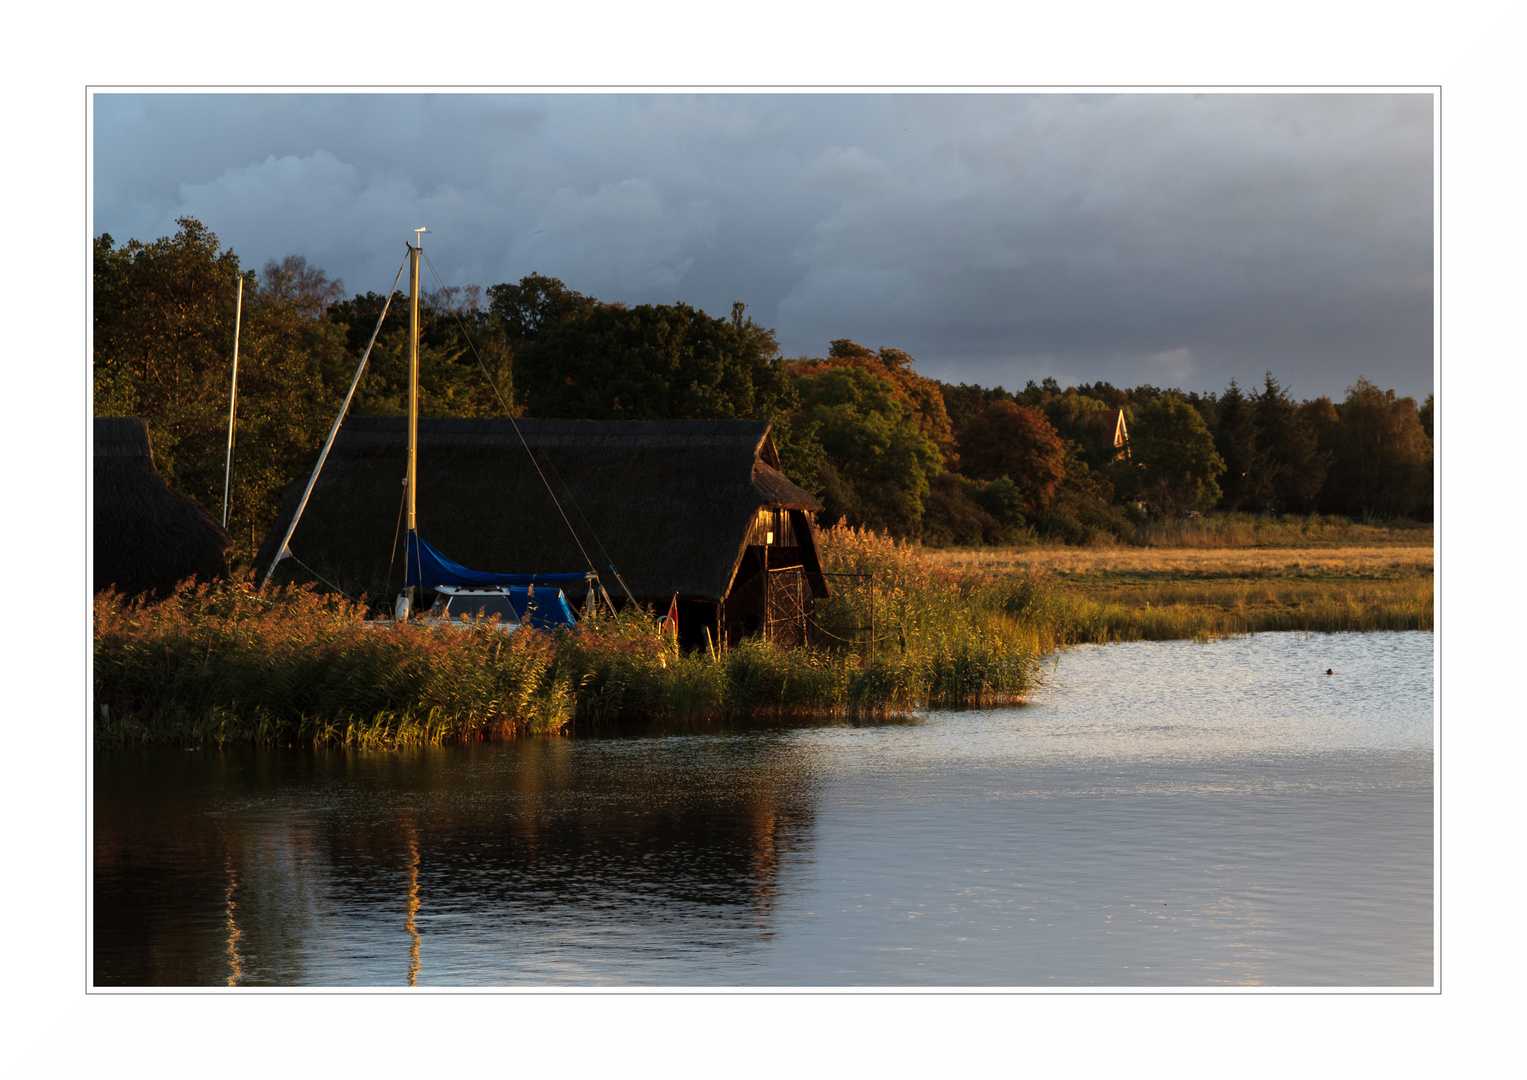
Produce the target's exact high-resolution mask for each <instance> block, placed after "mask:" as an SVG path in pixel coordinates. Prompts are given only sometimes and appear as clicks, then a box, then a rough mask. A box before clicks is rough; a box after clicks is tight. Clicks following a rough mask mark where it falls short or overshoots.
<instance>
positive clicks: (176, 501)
mask: <svg viewBox="0 0 1527 1080" xmlns="http://www.w3.org/2000/svg"><path fill="white" fill-rule="evenodd" d="M94 442H95V453H94V454H93V455H92V459H93V471H94V474H95V476H94V492H95V512H94V524H95V580H94V589H95V591H96V592H101V591H103V590H105V589H107V588H110V587H112V586H115V587H116V589H117V591H119V592H122V593H126V594H127V595H128V596H137V595H139V594H140V593H148V592H152V593H157V594H160V595H163V594H165V593H168V592H169V591H170V590H171V589H173V588H174V587H175V585H176V583H177V582H180V581H183V580H185V579H186V578H188V577H193V576H194V577H196V578H197V579H199V580H201V581H210V580H212V579H213V578H218V577H225V576H227V574H228V558H227V551H228V549H229V548H230V547H232V546H233V538H232V537H231V536H229V535H228V533H227V531H226V530H225V529H224V528H223V527H222V526H221V525H219V524H218V523H217V522H216V521H215V520H213V518H212V516H211V515H210V514H208V513H207V512H206V511H205V510H203V509H202V508H201V507H200V506H198V505H197V504H196V503H195V502H193V501H192V500H191V499H190V498H188V497H186V496H185V495H182V494H181V493H180V492H178V491H176V490H175V489H173V488H172V487H170V486H169V485H168V484H166V483H165V482H164V479H163V478H162V477H161V476H160V475H159V470H158V469H157V468H155V467H154V453H153V450H152V449H151V448H150V446H149V438H148V423H147V422H146V421H143V420H137V419H125V418H115V417H113V418H106V417H98V418H97V419H96V421H95V430H94Z"/></svg>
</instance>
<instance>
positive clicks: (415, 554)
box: [405, 530, 588, 589]
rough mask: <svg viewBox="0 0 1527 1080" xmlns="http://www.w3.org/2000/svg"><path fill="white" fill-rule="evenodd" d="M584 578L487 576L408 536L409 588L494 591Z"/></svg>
mask: <svg viewBox="0 0 1527 1080" xmlns="http://www.w3.org/2000/svg"><path fill="white" fill-rule="evenodd" d="M587 578H588V575H587V574H490V573H487V572H486V571H483V570H468V569H467V568H466V567H465V566H462V565H461V564H460V563H455V562H452V561H451V560H450V559H447V558H446V557H445V556H444V555H442V554H440V552H438V551H436V550H435V549H434V548H432V547H430V545H429V543H428V542H427V541H426V540H425V539H424V538H423V537H421V536H420V535H419V534H418V533H417V532H416V531H412V530H410V531H409V534H408V576H407V578H405V581H406V583H407V584H409V585H423V586H425V587H426V588H430V589H433V588H434V587H435V586H436V585H455V586H457V587H458V588H463V589H495V588H499V587H500V586H504V585H576V584H578V583H580V582H582V581H585V580H587Z"/></svg>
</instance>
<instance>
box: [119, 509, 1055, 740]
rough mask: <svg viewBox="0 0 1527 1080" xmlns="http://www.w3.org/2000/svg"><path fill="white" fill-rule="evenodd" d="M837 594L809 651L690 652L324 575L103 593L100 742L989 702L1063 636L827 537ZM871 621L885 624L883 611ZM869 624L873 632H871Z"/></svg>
mask: <svg viewBox="0 0 1527 1080" xmlns="http://www.w3.org/2000/svg"><path fill="white" fill-rule="evenodd" d="M823 551H824V558H825V562H826V565H827V567H828V568H829V569H830V570H832V571H834V572H863V573H866V574H870V575H873V580H874V587H873V588H870V586H869V580H870V579H864V580H862V581H860V580H858V579H843V578H834V579H832V580H833V581H834V582H835V583H838V584H837V587H836V588H835V589H834V591H833V596H832V597H830V598H829V599H828V600H827V601H826V602H824V603H823V604H822V605H821V607H820V608H819V609H818V611H817V622H818V625H817V626H816V627H814V628H813V637H814V644H813V645H812V646H810V647H806V648H788V647H784V646H777V645H774V644H771V643H769V642H766V641H761V640H748V641H745V642H743V643H742V644H740V645H738V646H736V647H733V648H731V649H723V650H722V651H721V652H720V653H718V654H712V653H711V652H710V651H708V650H700V651H692V652H688V653H685V652H681V651H680V650H679V649H678V647H677V645H676V643H675V642H674V640H673V639H672V638H671V637H669V636H666V635H665V634H663V633H662V632H660V631H659V630H658V628H657V627H656V625H655V624H654V623H653V621H652V620H651V618H650V616H648V615H647V614H645V613H643V612H640V611H635V610H630V611H627V612H623V613H622V614H620V615H618V616H613V617H603V618H592V619H590V620H587V621H586V622H585V623H584V624H582V625H581V626H580V627H579V629H578V630H577V631H576V632H558V633H539V632H535V631H530V630H525V629H521V630H519V631H517V632H515V633H513V634H505V633H503V632H502V631H500V630H499V629H498V628H497V627H496V626H494V625H492V624H491V623H483V624H479V625H476V626H469V627H466V628H462V627H461V626H460V625H459V624H458V625H455V626H449V625H441V626H431V625H422V624H417V623H416V624H409V625H402V626H394V625H390V624H377V623H368V622H367V621H366V619H365V610H364V607H363V606H362V605H360V604H356V603H351V602H349V601H346V600H344V599H341V598H337V597H333V596H326V595H323V594H320V593H318V592H317V591H315V590H314V589H313V588H312V587H310V586H291V587H285V588H280V589H274V590H271V591H269V592H268V593H266V594H263V595H262V594H258V593H256V592H255V591H254V590H253V589H252V587H251V583H250V581H249V580H247V579H246V580H243V581H233V582H224V583H220V584H217V585H213V586H208V585H196V586H191V585H187V586H183V587H182V588H180V589H179V590H177V591H176V592H175V593H174V594H173V595H172V596H171V597H169V598H168V599H167V600H165V601H163V602H161V603H143V602H140V601H129V600H126V599H124V598H122V597H120V596H117V595H115V594H111V593H103V594H101V595H99V596H97V597H96V601H95V702H96V704H97V706H98V715H97V717H96V734H97V738H98V740H99V741H102V742H104V743H129V742H148V743H178V744H186V745H205V744H219V745H220V744H223V743H228V742H235V741H252V742H257V743H267V744H283V743H304V744H342V745H354V746H370V747H384V748H385V747H397V746H404V745H410V744H417V743H430V742H441V741H445V740H452V739H473V738H497V737H511V736H517V735H522V734H555V733H558V732H562V731H565V730H567V729H568V728H569V726H570V725H574V724H576V725H579V726H586V727H591V728H598V727H605V726H610V725H619V724H628V723H631V722H635V721H643V720H676V721H700V720H714V719H720V718H735V717H759V716H789V715H824V714H825V715H834V714H850V713H852V714H858V715H881V716H885V715H892V714H902V713H906V712H908V711H910V710H913V709H916V708H919V707H922V706H925V705H934V704H962V705H968V704H984V703H991V702H995V701H1002V700H1014V699H1017V698H1020V697H1022V696H1023V694H1025V693H1026V692H1027V691H1028V690H1029V689H1030V688H1032V686H1033V684H1034V681H1035V679H1036V678H1037V673H1038V670H1039V665H1038V656H1039V653H1040V652H1041V651H1042V650H1044V649H1045V648H1047V647H1050V646H1051V645H1052V644H1053V642H1052V641H1051V639H1050V638H1049V637H1047V636H1046V635H1045V634H1044V633H1043V632H1042V631H1039V630H1036V628H1035V627H1033V626H1030V625H1028V624H1026V623H1025V621H1024V620H1023V618H1022V617H1021V615H1019V614H1017V613H1015V612H1014V611H1013V610H1011V605H1010V604H1009V602H1008V597H1007V594H1006V593H1005V592H1004V591H1003V590H1002V589H1000V588H997V587H994V586H992V585H990V584H982V583H980V582H977V581H975V580H974V579H970V580H965V579H960V578H956V577H955V576H953V575H950V574H948V573H946V572H944V571H942V570H940V569H939V568H938V567H936V566H934V565H933V564H931V563H930V562H928V561H926V560H923V559H922V558H921V557H920V555H919V553H918V551H917V549H915V548H914V547H912V546H909V545H905V544H898V543H896V542H895V541H893V540H890V539H888V538H885V537H880V536H876V535H875V534H873V533H869V532H862V531H857V530H850V529H836V530H828V533H827V535H826V536H825V538H824V545H823ZM872 607H873V609H874V618H873V619H872V618H871V609H872ZM872 622H873V625H874V632H873V633H871V632H870V627H871V624H872Z"/></svg>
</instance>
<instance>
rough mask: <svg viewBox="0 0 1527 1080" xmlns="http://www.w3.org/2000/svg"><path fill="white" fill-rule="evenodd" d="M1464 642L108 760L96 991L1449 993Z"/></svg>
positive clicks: (1226, 648) (1374, 639)
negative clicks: (606, 729)
mask: <svg viewBox="0 0 1527 1080" xmlns="http://www.w3.org/2000/svg"><path fill="white" fill-rule="evenodd" d="M1432 646H1433V638H1432V635H1431V634H1426V633H1406V634H1338V635H1314V636H1305V635H1298V634H1264V635H1259V636H1256V637H1252V638H1245V639H1240V640H1231V641H1221V642H1216V643H1213V644H1207V645H1205V644H1194V643H1190V642H1166V643H1139V644H1127V645H1111V646H1107V647H1103V648H1093V647H1087V648H1082V649H1077V650H1072V651H1069V652H1066V653H1063V654H1061V656H1060V657H1059V658H1058V659H1057V660H1055V661H1054V663H1053V668H1052V669H1051V670H1050V672H1049V685H1048V687H1047V688H1045V689H1043V690H1041V691H1040V692H1039V693H1037V694H1036V695H1035V697H1034V699H1033V700H1032V701H1031V702H1030V703H1028V704H1025V705H1023V706H1020V707H1015V708H1004V709H993V710H972V711H958V712H932V713H928V714H926V715H922V716H918V717H915V718H913V719H911V720H909V721H904V722H898V723H880V724H859V725H855V724H849V723H818V724H791V725H784V726H779V725H774V726H745V727H732V728H724V729H723V728H715V729H706V730H691V731H668V732H648V733H646V734H643V735H627V736H622V737H580V738H568V739H557V740H528V741H523V742H514V743H499V744H475V745H469V746H453V747H446V748H434V749H424V750H418V751H409V752H404V753H396V754H387V753H368V752H357V751H325V752H311V751H296V750H281V751H276V750H270V751H254V750H238V751H232V750H227V751H222V752H217V751H196V752H162V751H155V752H126V753H117V752H113V753H106V752H102V753H100V754H98V755H97V757H96V761H95V781H94V793H95V805H94V814H95V817H94V822H95V872H94V904H93V908H94V914H93V931H94V932H93V949H94V981H95V984H96V985H97V986H103V987H109V986H178V985H183V986H213V985H216V986H222V985H229V984H236V985H241V986H345V987H349V986H406V985H409V984H415V985H419V986H484V987H486V986H521V987H524V986H531V987H534V986H595V985H600V986H695V987H709V986H760V987H762V986H801V987H810V986H843V987H851V986H927V987H945V986H972V987H975V986H1018V987H1098V986H1120V987H1132V986H1172V987H1219V986H1248V985H1250V986H1409V987H1415V986H1423V987H1424V986H1430V985H1432V984H1433V980H1434V974H1433V972H1434V968H1433V905H1434V877H1433V843H1434V834H1433V790H1432V776H1433V767H1432V753H1433V748H1432V727H1433V721H1432V685H1433V684H1432V680H1433V675H1432V671H1433V664H1432ZM1328 668H1330V669H1333V671H1334V674H1332V675H1326V674H1325V672H1326V670H1327V669H1328Z"/></svg>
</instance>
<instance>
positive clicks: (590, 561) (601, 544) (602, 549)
mask: <svg viewBox="0 0 1527 1080" xmlns="http://www.w3.org/2000/svg"><path fill="white" fill-rule="evenodd" d="M419 254H421V255H424V262H425V265H426V266H428V267H429V272H430V273H431V274H432V275H434V278H435V284H437V285H439V286H440V291H441V292H442V293H443V292H444V291H445V282H443V281H441V280H440V274H439V273H438V272H437V271H436V270H435V264H434V263H432V262H430V258H429V256H428V255H426V254H425V253H424V251H423V250H422V249H421V250H420V252H419ZM451 314H453V315H454V316H455V317H456V325H457V326H459V327H460V328H461V336H462V339H463V340H464V341H465V342H466V343H467V347H468V348H469V349H471V350H472V357H473V359H475V360H476V361H477V366H478V367H479V368H480V369H481V370H482V373H483V378H484V379H486V380H487V382H488V385H489V386H490V387H492V388H493V395H494V396H495V397H497V398H498V403H499V405H501V406H502V407H503V410H504V416H505V417H507V418H508V420H509V424H510V426H512V427H513V428H514V433H515V434H516V435H518V436H519V439H520V445H521V446H523V447H524V448H525V453H526V454H528V455H529V456H530V463H531V464H532V465H534V466H535V470H536V475H538V476H540V478H541V483H542V484H544V485H545V486H546V494H548V495H550V496H551V501H552V503H553V505H555V506H556V508H557V513H559V514H561V515H562V521H563V523H564V524H566V525H567V531H568V532H569V533H570V534H571V535H572V538H573V543H575V544H577V545H578V550H579V551H580V552H581V553H582V554H583V561H584V562H586V563H587V564H588V567H589V569H590V570H594V560H593V559H591V558H589V553H588V550H587V549H586V548H585V547H584V546H583V541H582V540H580V539H579V538H578V530H577V529H574V528H573V523H572V522H571V521H570V520H569V519H568V516H567V511H566V510H564V509H562V500H560V499H558V498H557V493H556V491H554V490H553V489H552V486H551V482H550V481H549V480H547V479H546V473H545V472H544V471H542V469H541V463H540V462H539V461H537V460H536V456H535V451H533V450H531V449H530V443H528V442H527V441H526V440H525V433H524V432H522V431H521V430H520V425H519V423H518V422H517V421H516V420H515V419H514V410H513V409H511V408H510V407H509V403H508V402H507V401H505V400H504V395H503V393H502V391H500V390H499V388H498V383H497V382H495V381H494V379H493V376H492V375H490V374H488V365H486V364H484V363H483V359H482V355H481V354H480V353H479V352H478V351H477V346H476V345H475V344H473V342H472V337H471V335H470V334H468V333H467V325H466V323H465V322H463V321H462V318H461V312H459V311H453V312H452V313H451ZM546 463H547V464H548V465H550V466H551V471H552V472H553V473H556V476H557V480H558V481H559V482H560V483H561V484H562V489H563V491H564V492H565V493H566V494H567V498H568V501H569V502H571V503H572V504H573V509H574V510H576V511H578V516H579V517H580V518H582V519H583V525H584V527H585V528H586V529H588V531H589V535H590V536H592V537H593V538H594V543H595V544H597V545H598V546H599V551H600V553H601V554H602V555H604V557H605V559H606V560H607V561H608V564H609V567H610V573H612V574H614V575H615V580H616V581H618V582H620V587H621V588H622V589H623V590H625V594H626V599H627V600H629V601H631V603H632V605H633V606H635V605H636V597H635V596H633V595H632V594H631V587H630V586H629V585H627V584H626V579H625V578H623V577H621V576H620V571H619V570H617V569H615V560H614V559H612V558H611V557H610V553H609V551H608V550H606V549H605V546H604V541H602V540H600V539H599V533H597V532H596V531H595V530H594V526H593V525H590V524H589V519H588V516H587V515H585V514H584V512H583V508H582V507H580V506H579V505H578V500H577V499H576V498H574V497H573V491H572V488H570V487H568V484H567V481H566V480H563V479H562V474H561V473H560V472H557V466H556V463H555V462H553V461H551V460H550V459H549V458H548V459H547V462H546ZM594 574H595V577H596V579H597V577H598V574H599V571H598V570H594ZM599 589H600V591H601V592H604V594H605V597H604V600H605V603H606V604H608V605H609V607H610V610H611V611H614V610H615V605H614V604H613V603H611V602H610V594H609V592H608V591H606V590H605V587H604V583H603V582H600V585H599Z"/></svg>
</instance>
